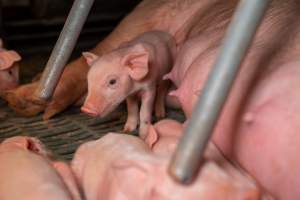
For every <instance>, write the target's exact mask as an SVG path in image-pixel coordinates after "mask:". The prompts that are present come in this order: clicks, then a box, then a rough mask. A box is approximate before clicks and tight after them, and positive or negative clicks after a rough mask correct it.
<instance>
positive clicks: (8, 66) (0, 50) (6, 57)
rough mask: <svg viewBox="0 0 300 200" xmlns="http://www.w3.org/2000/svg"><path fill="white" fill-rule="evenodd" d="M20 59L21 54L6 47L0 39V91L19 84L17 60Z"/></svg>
mask: <svg viewBox="0 0 300 200" xmlns="http://www.w3.org/2000/svg"><path fill="white" fill-rule="evenodd" d="M20 60H21V56H20V55H19V54H18V53H17V52H15V51H13V50H6V49H4V47H3V41H2V40H1V39H0V93H1V92H2V91H4V90H8V89H13V88H15V87H17V86H18V83H19V65H18V63H17V62H18V61H20Z"/></svg>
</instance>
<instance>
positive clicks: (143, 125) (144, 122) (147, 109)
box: [139, 87, 156, 139]
mask: <svg viewBox="0 0 300 200" xmlns="http://www.w3.org/2000/svg"><path fill="white" fill-rule="evenodd" d="M155 93H156V88H155V87H153V89H152V88H150V89H149V90H148V91H146V92H145V93H143V95H142V104H141V109H140V129H139V132H140V137H141V138H142V139H144V138H145V137H146V135H147V133H148V127H149V124H150V123H151V116H152V110H153V104H154V100H155Z"/></svg>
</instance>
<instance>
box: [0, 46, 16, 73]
mask: <svg viewBox="0 0 300 200" xmlns="http://www.w3.org/2000/svg"><path fill="white" fill-rule="evenodd" d="M20 60H21V56H20V55H19V54H18V53H17V52H15V51H12V50H10V51H2V52H0V70H5V69H8V68H10V67H11V66H12V65H13V64H14V63H15V62H17V61H20Z"/></svg>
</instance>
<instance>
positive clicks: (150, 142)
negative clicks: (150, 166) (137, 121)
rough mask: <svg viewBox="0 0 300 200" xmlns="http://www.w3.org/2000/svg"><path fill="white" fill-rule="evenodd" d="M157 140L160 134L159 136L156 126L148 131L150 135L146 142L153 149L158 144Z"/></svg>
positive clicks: (151, 126) (150, 127)
mask: <svg viewBox="0 0 300 200" xmlns="http://www.w3.org/2000/svg"><path fill="white" fill-rule="evenodd" d="M157 140H158V134H157V132H156V130H155V128H154V126H153V125H150V126H149V129H148V134H147V136H146V138H145V142H146V144H148V145H149V147H150V148H152V147H153V146H154V144H155V143H156V142H157Z"/></svg>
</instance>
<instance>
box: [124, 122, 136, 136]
mask: <svg viewBox="0 0 300 200" xmlns="http://www.w3.org/2000/svg"><path fill="white" fill-rule="evenodd" d="M136 127H137V124H135V123H132V122H126V124H125V126H124V128H123V132H124V133H130V132H132V131H134V130H135V129H136Z"/></svg>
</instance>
